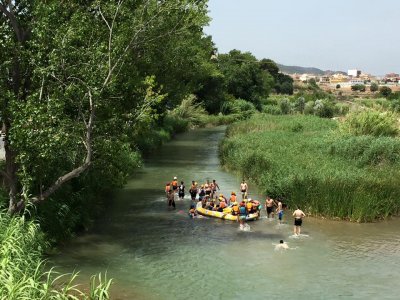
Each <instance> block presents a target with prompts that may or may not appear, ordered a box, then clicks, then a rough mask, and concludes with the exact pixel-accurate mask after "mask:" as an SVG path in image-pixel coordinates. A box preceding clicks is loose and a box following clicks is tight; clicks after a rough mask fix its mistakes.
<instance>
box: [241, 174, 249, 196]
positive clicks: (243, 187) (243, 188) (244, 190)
mask: <svg viewBox="0 0 400 300" xmlns="http://www.w3.org/2000/svg"><path fill="white" fill-rule="evenodd" d="M248 189H249V187H248V186H247V183H246V181H244V179H243V180H242V183H241V184H240V191H241V192H242V200H244V199H247V192H248Z"/></svg>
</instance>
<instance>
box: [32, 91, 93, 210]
mask: <svg viewBox="0 0 400 300" xmlns="http://www.w3.org/2000/svg"><path fill="white" fill-rule="evenodd" d="M87 95H88V97H89V108H90V116H89V120H88V122H87V124H86V138H85V141H84V144H85V147H86V157H85V160H84V162H83V163H82V165H80V166H79V167H77V168H75V169H73V170H72V171H70V172H68V173H66V174H64V175H62V176H61V177H59V178H58V179H57V180H56V181H55V182H54V183H53V185H51V186H50V187H49V188H48V189H46V190H45V191H44V192H43V193H41V194H40V195H39V196H36V197H33V198H32V199H31V201H32V203H33V204H39V203H40V202H42V201H44V200H46V199H47V198H48V197H49V196H50V195H51V194H53V193H54V192H55V191H57V190H58V189H59V188H60V187H61V186H62V185H63V184H65V183H66V182H68V181H70V180H71V179H73V178H75V177H78V176H79V175H80V174H81V173H82V172H84V171H86V170H87V169H88V168H89V166H90V165H91V163H92V155H93V149H92V131H93V122H94V117H95V107H94V103H93V96H92V93H91V91H90V90H88V93H87Z"/></svg>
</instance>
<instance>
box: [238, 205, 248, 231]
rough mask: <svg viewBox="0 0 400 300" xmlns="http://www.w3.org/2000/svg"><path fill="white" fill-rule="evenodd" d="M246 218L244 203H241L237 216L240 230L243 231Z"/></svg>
mask: <svg viewBox="0 0 400 300" xmlns="http://www.w3.org/2000/svg"><path fill="white" fill-rule="evenodd" d="M246 216H247V211H246V203H245V202H244V201H242V202H241V203H240V206H239V215H238V221H239V223H240V229H244V227H245V224H246Z"/></svg>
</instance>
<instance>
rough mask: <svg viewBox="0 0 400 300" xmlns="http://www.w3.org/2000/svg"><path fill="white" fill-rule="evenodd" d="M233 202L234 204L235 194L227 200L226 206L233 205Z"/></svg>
mask: <svg viewBox="0 0 400 300" xmlns="http://www.w3.org/2000/svg"><path fill="white" fill-rule="evenodd" d="M235 202H236V193H235V192H232V193H231V197H230V198H229V201H228V205H230V204H231V203H235Z"/></svg>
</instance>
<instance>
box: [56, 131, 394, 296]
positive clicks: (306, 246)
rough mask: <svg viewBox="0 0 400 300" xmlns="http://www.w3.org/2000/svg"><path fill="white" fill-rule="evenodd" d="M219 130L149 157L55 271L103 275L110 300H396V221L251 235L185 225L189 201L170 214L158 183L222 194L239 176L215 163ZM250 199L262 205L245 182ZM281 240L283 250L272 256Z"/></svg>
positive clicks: (278, 228) (258, 228) (222, 224)
mask: <svg viewBox="0 0 400 300" xmlns="http://www.w3.org/2000/svg"><path fill="white" fill-rule="evenodd" d="M223 135H224V128H222V127H220V128H212V129H200V130H196V131H191V132H188V133H185V134H182V135H179V136H178V137H177V138H176V139H175V140H173V141H171V142H169V143H168V144H166V145H164V146H163V147H162V148H161V149H160V150H159V151H157V152H156V153H154V154H153V155H152V156H151V157H150V158H149V159H146V161H145V165H144V168H143V169H141V170H140V172H139V173H138V174H136V175H135V176H134V178H132V179H131V180H130V181H129V182H128V184H127V185H126V186H125V188H124V189H122V190H121V191H119V192H118V193H117V194H116V195H115V197H114V198H112V199H110V202H111V204H110V208H109V210H108V211H107V214H106V215H105V216H104V217H103V218H101V219H99V220H97V221H96V224H95V226H94V228H93V229H92V230H91V231H89V232H87V233H85V234H84V235H81V236H79V237H77V238H75V239H74V240H73V241H71V242H70V243H69V244H68V245H67V246H64V247H62V248H60V253H59V254H58V255H55V256H53V257H51V258H50V261H51V264H52V265H54V266H57V270H58V271H61V272H71V271H73V270H80V278H81V280H84V281H86V282H88V281H89V279H88V278H89V276H90V275H91V274H95V273H98V272H104V271H105V270H107V274H108V277H112V278H113V286H112V290H111V292H112V298H111V299H203V300H206V299H266V298H268V297H270V298H271V299H278V298H279V299H289V298H292V299H338V298H340V299H377V298H381V299H399V297H400V285H399V279H400V276H399V275H400V233H399V228H400V220H399V219H394V220H390V221H384V222H380V223H369V224H354V223H347V222H339V221H329V220H323V219H316V218H310V217H308V218H306V219H305V220H304V222H303V228H302V233H303V234H304V236H300V237H299V238H294V237H293V236H292V230H293V226H292V218H291V217H290V212H289V211H288V212H285V215H284V224H278V222H277V220H276V219H275V220H268V219H265V218H262V219H260V220H258V221H255V222H252V223H249V224H250V226H251V230H250V231H249V232H244V231H240V230H238V224H237V223H234V222H230V221H222V220H219V219H207V218H201V219H200V218H199V219H189V218H188V216H187V214H186V212H187V210H188V208H189V205H190V201H191V200H190V197H189V195H188V193H186V197H185V199H184V200H183V201H177V209H176V210H175V211H172V210H168V209H167V207H166V200H165V195H164V186H165V183H166V182H168V181H170V180H172V178H173V176H178V179H179V180H181V179H182V180H184V181H185V184H186V186H187V189H188V187H189V186H190V182H191V180H196V181H198V182H204V181H205V180H206V179H210V180H212V179H216V180H217V182H218V183H219V185H220V187H221V191H222V192H223V193H224V194H225V195H229V194H230V192H231V191H232V190H234V191H238V189H239V184H240V180H241V178H239V177H237V176H235V175H232V174H230V173H227V172H225V171H224V170H222V169H221V168H220V166H219V161H218V154H217V150H218V142H219V141H220V140H221V139H222V137H223ZM249 189H250V196H251V197H252V198H256V199H261V200H262V199H263V198H261V196H260V195H258V194H257V191H256V189H255V187H254V186H252V185H251V183H250V184H249ZM280 239H283V240H285V241H286V242H287V243H288V245H289V246H290V248H292V249H289V250H284V251H275V250H274V249H275V246H274V244H276V243H279V240H280Z"/></svg>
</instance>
